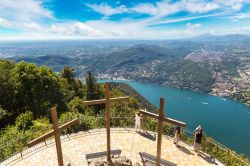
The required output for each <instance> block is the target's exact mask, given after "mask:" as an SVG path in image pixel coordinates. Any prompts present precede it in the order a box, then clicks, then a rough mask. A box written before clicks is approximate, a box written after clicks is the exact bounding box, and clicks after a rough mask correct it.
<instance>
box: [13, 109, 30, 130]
mask: <svg viewBox="0 0 250 166" xmlns="http://www.w3.org/2000/svg"><path fill="white" fill-rule="evenodd" d="M32 120H33V113H32V112H31V111H27V112H25V113H22V114H20V115H19V116H18V117H17V118H16V122H15V123H16V127H17V129H18V130H23V131H25V130H27V129H29V128H30V126H32V125H33V122H32Z"/></svg>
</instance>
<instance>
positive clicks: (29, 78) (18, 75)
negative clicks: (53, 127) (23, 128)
mask: <svg viewBox="0 0 250 166" xmlns="http://www.w3.org/2000/svg"><path fill="white" fill-rule="evenodd" d="M15 80H16V84H17V85H16V86H17V100H18V105H19V107H20V108H22V110H26V111H27V110H32V112H33V113H34V116H35V117H39V116H41V115H47V114H48V111H47V110H48V109H49V108H50V107H52V106H53V105H55V104H57V105H58V106H59V107H58V110H59V111H65V109H66V107H65V101H64V98H63V95H62V92H61V88H60V84H59V77H58V76H57V75H56V73H54V72H53V71H52V70H51V69H50V68H48V67H46V66H41V67H37V66H36V65H35V64H32V63H26V62H19V63H17V64H16V67H15Z"/></svg>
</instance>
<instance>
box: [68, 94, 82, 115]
mask: <svg viewBox="0 0 250 166" xmlns="http://www.w3.org/2000/svg"><path fill="white" fill-rule="evenodd" d="M69 106H70V110H71V111H78V112H81V113H84V111H85V105H84V101H83V99H80V98H79V97H74V98H73V99H72V100H71V101H70V103H69Z"/></svg>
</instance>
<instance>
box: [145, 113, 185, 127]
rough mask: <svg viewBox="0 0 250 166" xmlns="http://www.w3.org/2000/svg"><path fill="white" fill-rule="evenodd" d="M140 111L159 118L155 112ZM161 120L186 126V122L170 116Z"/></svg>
mask: <svg viewBox="0 0 250 166" xmlns="http://www.w3.org/2000/svg"><path fill="white" fill-rule="evenodd" d="M140 113H141V114H144V115H147V116H149V117H152V118H155V119H159V115H157V114H155V113H152V112H148V111H143V110H141V111H140ZM163 120H164V121H165V122H168V123H171V124H174V125H179V126H181V127H185V126H186V123H184V122H181V121H178V120H175V119H171V118H168V117H164V118H163Z"/></svg>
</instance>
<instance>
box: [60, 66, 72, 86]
mask: <svg viewBox="0 0 250 166" xmlns="http://www.w3.org/2000/svg"><path fill="white" fill-rule="evenodd" d="M61 77H62V78H66V79H67V81H68V83H69V84H70V85H73V84H74V82H75V78H74V77H75V70H74V69H73V68H71V67H68V66H64V67H63V70H62V72H61Z"/></svg>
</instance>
